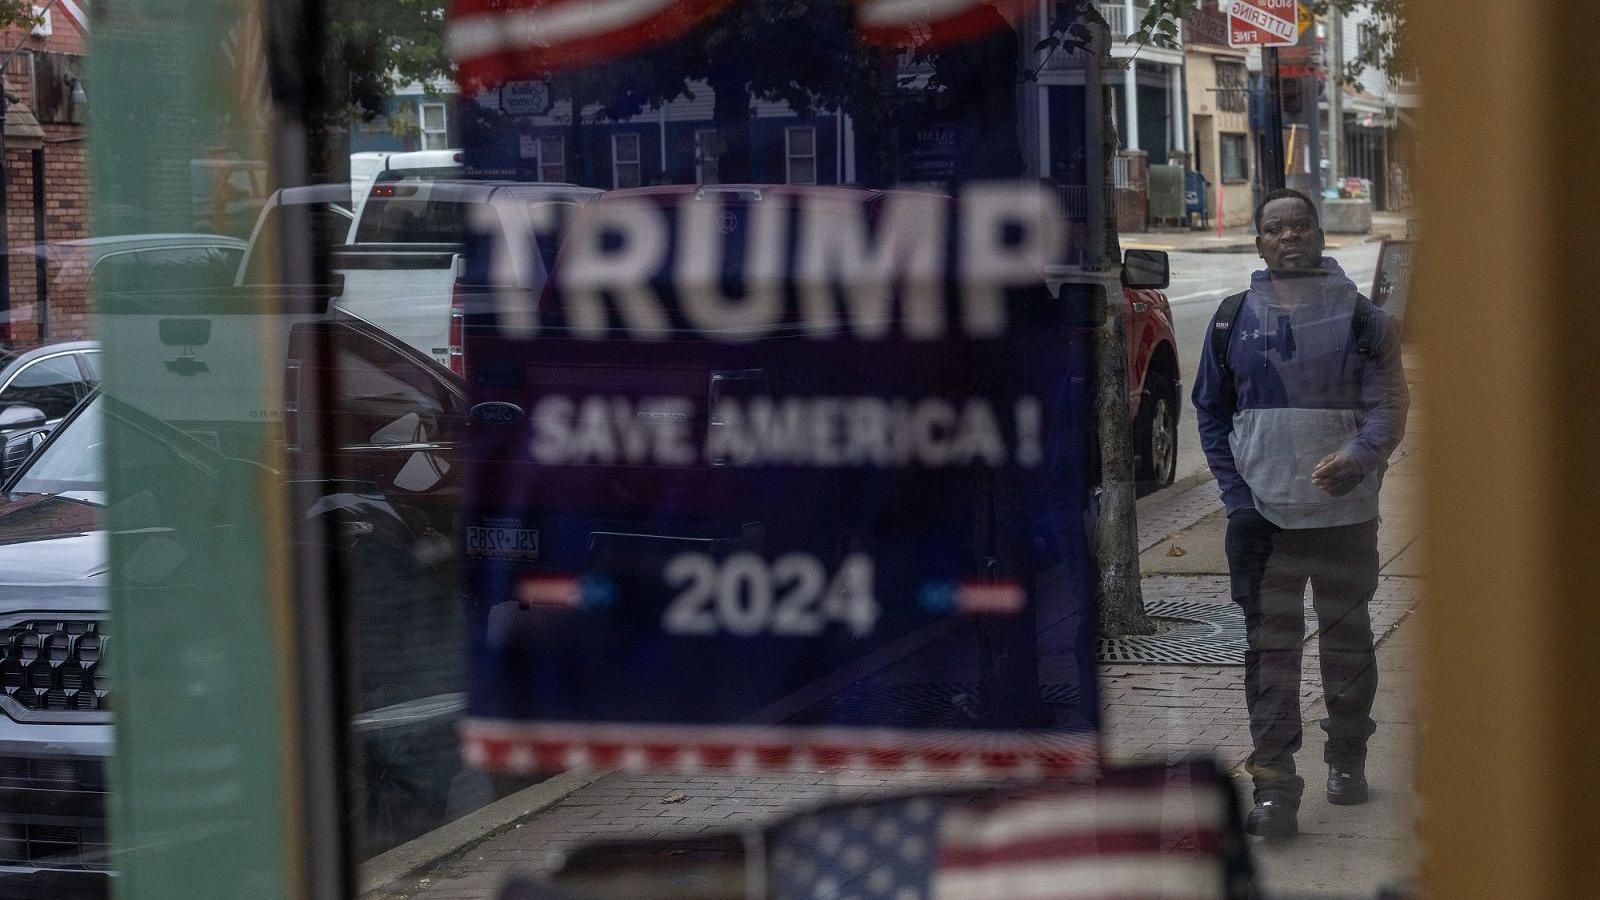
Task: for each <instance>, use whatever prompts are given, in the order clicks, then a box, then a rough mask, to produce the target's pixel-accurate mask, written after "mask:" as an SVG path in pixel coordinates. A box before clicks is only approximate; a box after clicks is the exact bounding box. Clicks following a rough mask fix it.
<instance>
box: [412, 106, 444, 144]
mask: <svg viewBox="0 0 1600 900" xmlns="http://www.w3.org/2000/svg"><path fill="white" fill-rule="evenodd" d="M417 106H418V109H417V127H418V130H419V131H420V132H421V134H422V149H424V150H445V149H448V148H449V146H450V130H449V128H448V127H447V125H446V119H445V105H444V104H443V103H419V104H417Z"/></svg>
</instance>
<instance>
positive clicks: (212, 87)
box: [86, 0, 305, 900]
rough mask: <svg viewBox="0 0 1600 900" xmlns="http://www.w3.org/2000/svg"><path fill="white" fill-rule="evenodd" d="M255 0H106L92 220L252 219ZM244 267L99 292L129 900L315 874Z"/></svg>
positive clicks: (266, 400)
mask: <svg viewBox="0 0 1600 900" xmlns="http://www.w3.org/2000/svg"><path fill="white" fill-rule="evenodd" d="M251 6H252V4H250V3H249V2H239V0H235V2H228V0H215V2H183V0H115V2H110V3H102V4H97V5H96V9H95V19H94V29H93V33H92V36H91V52H90V54H89V60H88V77H87V79H86V90H87V91H88V92H89V95H90V97H91V98H92V103H93V118H92V121H91V126H90V129H89V148H90V171H91V184H92V188H91V196H92V203H93V219H92V221H93V223H94V231H95V233H96V234H102V235H109V234H133V233H149V232H192V231H209V230H228V229H230V228H235V227H237V225H238V224H239V223H240V222H241V221H243V222H244V223H245V224H248V220H249V218H250V217H252V216H253V215H254V209H253V208H252V207H251V203H250V195H252V194H253V195H255V196H256V197H257V198H259V196H260V195H261V194H262V193H264V191H265V189H266V187H267V184H268V173H267V167H266V165H265V164H264V163H263V162H261V161H262V160H265V159H267V158H268V154H267V152H266V140H267V135H266V128H267V125H266V123H267V121H268V118H267V116H266V115H265V111H264V109H263V108H261V107H260V105H259V102H260V101H259V99H257V98H258V97H259V92H258V91H255V90H252V89H251V88H250V86H249V85H250V84H251V81H250V79H251V77H252V76H253V75H254V74H255V73H256V72H257V71H260V70H259V69H255V67H254V66H252V65H251V63H250V61H251V60H254V59H259V57H258V56H255V55H254V52H253V51H252V49H251V48H250V46H249V43H250V41H251V40H252V38H254V37H255V36H256V35H258V34H259V29H255V28H252V27H250V26H249V25H248V24H247V17H249V16H250V15H251ZM256 86H257V87H259V83H257V85H256ZM230 275H231V273H227V272H222V271H217V272H214V273H210V274H208V275H206V276H204V277H202V278H200V279H198V280H197V279H196V276H195V274H194V273H193V272H192V271H184V270H177V269H174V270H170V271H167V270H163V268H162V267H159V266H152V267H144V268H140V269H138V270H136V271H132V272H130V273H129V274H128V275H127V277H126V278H123V279H120V280H119V281H117V282H116V283H106V282H105V280H103V279H102V280H101V281H99V282H97V284H96V286H95V291H96V305H97V309H98V318H97V320H96V323H95V327H96V333H97V336H98V337H99V338H100V339H101V340H102V341H103V342H104V377H105V389H106V393H107V395H108V397H111V398H114V399H115V400H116V401H118V402H119V403H121V404H124V407H123V408H122V412H120V413H117V414H113V415H110V416H108V419H107V423H106V439H105V459H106V469H107V472H108V489H109V496H108V510H107V514H106V519H107V528H108V531H109V534H110V538H109V544H110V563H111V569H110V579H109V581H110V605H111V623H110V634H111V635H112V637H111V639H110V647H111V657H112V660H113V673H114V676H113V677H114V679H115V681H114V682H113V692H114V693H113V696H114V697H115V698H116V701H115V702H116V707H115V708H116V728H117V755H116V759H115V763H114V765H113V767H112V772H111V777H112V791H113V795H112V840H113V842H114V845H115V848H116V857H115V864H116V866H117V868H118V870H119V872H120V876H119V878H118V880H117V881H116V895H117V896H118V897H120V898H124V900H144V898H161V900H167V898H176V897H205V898H235V897H236V898H252V900H254V898H270V897H289V896H300V895H303V894H304V892H305V889H304V887H303V886H302V879H301V877H300V872H301V864H300V859H299V856H298V848H299V847H300V846H301V839H300V836H299V835H300V830H299V828H300V823H301V822H302V818H301V816H300V812H299V807H298V802H299V801H298V799H297V798H299V796H300V794H301V791H300V784H301V783H302V782H301V777H300V772H299V770H298V758H299V757H298V750H297V748H298V746H299V744H298V740H299V737H298V733H297V725H296V723H297V721H298V718H297V713H298V710H297V709H296V700H295V698H296V697H297V696H298V690H299V686H298V683H297V680H296V679H297V675H298V672H297V669H296V666H295V648H294V646H293V640H292V638H291V635H292V634H293V633H294V613H293V607H292V603H291V599H292V594H291V569H290V563H291V555H290V545H289V542H288V540H287V535H288V532H289V527H288V524H287V522H286V512H285V511H286V502H285V496H284V495H285V491H284V488H283V486H282V484H283V482H282V480H281V476H280V475H279V474H278V472H279V471H280V470H281V468H282V466H281V463H280V457H281V453H282V436H281V434H279V430H280V421H281V411H282V409H283V401H282V391H283V379H284V370H283V349H282V334H281V328H280V327H279V325H278V321H277V320H279V319H281V318H282V317H281V316H276V315H275V313H276V310H275V309H273V308H272V304H273V302H274V301H272V300H271V299H270V298H246V299H241V298H240V297H238V296H237V295H235V294H232V293H230V292H228V291H227V290H225V288H226V287H227V285H228V283H229V282H230V280H231V278H230Z"/></svg>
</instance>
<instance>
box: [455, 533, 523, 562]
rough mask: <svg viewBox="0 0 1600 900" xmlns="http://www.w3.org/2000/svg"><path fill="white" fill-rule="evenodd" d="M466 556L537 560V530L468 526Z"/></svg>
mask: <svg viewBox="0 0 1600 900" xmlns="http://www.w3.org/2000/svg"><path fill="white" fill-rule="evenodd" d="M467 555H468V556H476V557H483V558H489V559H538V558H539V529H537V528H499V527H493V526H489V527H485V526H470V527H468V528H467Z"/></svg>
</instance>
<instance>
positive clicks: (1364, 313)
mask: <svg viewBox="0 0 1600 900" xmlns="http://www.w3.org/2000/svg"><path fill="white" fill-rule="evenodd" d="M1376 312H1377V307H1375V306H1373V305H1372V301H1371V300H1368V299H1367V298H1366V297H1363V296H1361V295H1360V294H1357V295H1356V305H1355V308H1354V309H1352V310H1351V311H1350V331H1351V332H1352V333H1353V334H1354V335H1355V336H1356V352H1357V353H1359V354H1361V357H1362V358H1363V359H1367V358H1370V357H1371V356H1372V344H1373V341H1374V340H1375V338H1374V335H1373V332H1375V331H1376V330H1377V329H1376V328H1375V327H1374V326H1373V324H1372V320H1373V317H1374V314H1375V313H1376Z"/></svg>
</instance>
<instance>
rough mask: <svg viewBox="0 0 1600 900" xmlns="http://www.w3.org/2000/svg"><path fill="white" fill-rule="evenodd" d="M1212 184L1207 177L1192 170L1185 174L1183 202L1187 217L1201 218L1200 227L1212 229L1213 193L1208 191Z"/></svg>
mask: <svg viewBox="0 0 1600 900" xmlns="http://www.w3.org/2000/svg"><path fill="white" fill-rule="evenodd" d="M1210 185H1211V182H1209V181H1207V180H1206V176H1204V175H1202V174H1200V173H1199V172H1196V171H1194V170H1193V169H1190V170H1188V171H1186V172H1184V173H1183V201H1184V215H1185V216H1190V217H1192V216H1199V217H1200V227H1202V228H1209V227H1211V210H1210V206H1211V193H1210V192H1209V191H1207V190H1206V188H1207V187H1210Z"/></svg>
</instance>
